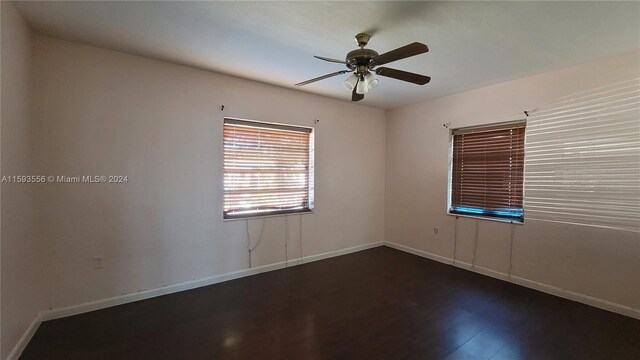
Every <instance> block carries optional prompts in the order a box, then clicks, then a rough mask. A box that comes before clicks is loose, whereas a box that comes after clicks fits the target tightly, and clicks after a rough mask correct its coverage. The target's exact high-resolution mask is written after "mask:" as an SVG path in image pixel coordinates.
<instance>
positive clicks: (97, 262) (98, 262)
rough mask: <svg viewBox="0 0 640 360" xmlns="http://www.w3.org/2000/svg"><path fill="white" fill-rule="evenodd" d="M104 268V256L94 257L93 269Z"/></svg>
mask: <svg viewBox="0 0 640 360" xmlns="http://www.w3.org/2000/svg"><path fill="white" fill-rule="evenodd" d="M103 267H104V257H102V255H98V256H94V257H93V268H94V269H102V268H103Z"/></svg>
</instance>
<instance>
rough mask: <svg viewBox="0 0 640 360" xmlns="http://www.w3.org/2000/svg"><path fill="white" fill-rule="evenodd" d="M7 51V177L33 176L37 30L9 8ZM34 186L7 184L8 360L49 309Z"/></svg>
mask: <svg viewBox="0 0 640 360" xmlns="http://www.w3.org/2000/svg"><path fill="white" fill-rule="evenodd" d="M0 12H1V13H2V15H1V23H2V25H1V31H0V32H1V34H2V39H1V41H2V46H1V49H0V54H1V60H0V61H1V65H0V67H1V75H0V76H1V77H2V89H0V91H1V93H2V96H1V97H2V98H1V99H0V101H1V112H0V117H1V122H2V126H1V130H0V131H1V133H2V144H1V154H2V155H1V159H0V163H1V164H2V165H1V173H2V174H1V175H2V176H11V175H29V174H31V173H32V170H33V166H32V165H33V164H32V162H31V159H32V158H33V145H34V143H33V141H34V139H33V137H32V134H33V122H32V116H31V108H32V106H31V88H32V86H31V65H32V59H33V51H32V39H33V35H32V33H31V30H30V29H29V28H28V27H27V25H26V23H25V22H24V20H23V19H22V17H21V16H20V14H19V13H18V12H17V11H16V9H15V8H14V7H13V5H12V4H11V3H9V2H6V1H2V2H1V5H0ZM33 190H34V186H33V185H19V184H7V183H3V184H2V186H1V190H0V193H1V195H0V196H1V197H2V205H1V210H0V211H1V212H2V226H1V229H2V230H1V231H0V236H1V240H2V241H1V243H2V244H1V246H0V254H1V255H0V258H1V259H0V264H1V275H0V277H1V279H0V282H1V284H2V285H1V290H0V294H1V295H0V304H1V309H0V317H1V321H0V323H1V324H2V325H1V329H0V331H1V333H2V336H1V337H0V347H1V351H0V358H2V359H4V358H6V357H7V356H8V354H9V352H10V351H11V350H12V349H13V347H14V345H15V344H16V343H17V342H18V339H19V338H20V337H21V336H22V334H23V333H24V332H25V330H26V329H27V327H28V326H29V325H30V324H31V322H32V321H33V320H34V318H35V316H36V314H37V313H38V311H40V310H42V309H43V308H44V307H45V303H44V302H43V301H42V298H41V296H40V289H41V287H42V285H43V282H42V281H41V276H40V271H39V269H40V267H39V261H38V256H37V254H38V251H37V244H36V242H35V240H36V239H35V238H34V231H33V229H34V225H35V222H34V207H33V193H34V191H33Z"/></svg>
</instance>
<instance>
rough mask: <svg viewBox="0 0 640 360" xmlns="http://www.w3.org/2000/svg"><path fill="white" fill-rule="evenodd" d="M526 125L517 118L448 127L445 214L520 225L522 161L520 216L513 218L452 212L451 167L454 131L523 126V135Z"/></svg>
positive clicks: (470, 131)
mask: <svg viewBox="0 0 640 360" xmlns="http://www.w3.org/2000/svg"><path fill="white" fill-rule="evenodd" d="M526 125H527V120H526V119H518V120H512V121H504V122H496V123H489V124H481V125H473V126H464V127H459V128H452V129H449V168H448V173H447V176H448V177H447V208H446V214H447V215H450V216H455V217H456V218H458V217H466V218H472V219H479V220H489V221H498V222H504V223H511V224H518V225H522V224H524V220H525V211H524V197H525V194H524V188H525V187H524V183H525V179H524V162H523V169H522V185H521V186H522V208H521V210H522V217H521V218H520V219H514V218H509V217H502V216H495V215H490V214H473V213H457V212H452V211H451V201H452V197H453V167H454V165H455V164H454V158H453V155H454V138H455V135H456V133H459V132H461V131H464V132H465V133H478V132H487V131H494V130H500V129H505V128H510V127H511V128H514V127H523V128H524V129H525V130H524V131H525V135H526ZM525 140H526V136H523V143H522V151H523V161H524V157H525V155H526V143H525Z"/></svg>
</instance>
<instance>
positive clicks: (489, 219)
mask: <svg viewBox="0 0 640 360" xmlns="http://www.w3.org/2000/svg"><path fill="white" fill-rule="evenodd" d="M447 215H449V216H455V217H464V218H470V219H476V220H488V221H497V222H502V223H507V224H514V225H524V221H517V220H510V219H501V218H497V217H491V216H479V215H465V214H455V213H450V212H447Z"/></svg>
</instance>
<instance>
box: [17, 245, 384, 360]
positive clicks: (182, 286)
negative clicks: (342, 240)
mask: <svg viewBox="0 0 640 360" xmlns="http://www.w3.org/2000/svg"><path fill="white" fill-rule="evenodd" d="M382 245H384V243H383V242H382V241H378V242H374V243H369V244H363V245H357V246H352V247H348V248H345V249H340V250H334V251H329V252H325V253H322V254H316V255H310V256H304V257H302V258H296V259H291V260H289V261H287V262H285V261H280V262H277V263H273V264H268V265H263V266H257V267H253V268H249V269H243V270H238V271H233V272H229V273H225V274H220V275H215V276H209V277H206V278H202V279H197V280H192V281H185V282H182V283H178V284H173V285H168V286H163V287H159V288H155V289H150V290H144V291H140V292H136V293H131V294H125V295H120V296H114V297H111V298H107V299H101V300H96V301H91V302H87V303H84V304H79V305H73V306H68V307H64V308H59V309H50V310H45V311H41V312H40V313H39V314H38V315H37V316H36V318H35V319H34V320H33V322H32V323H31V325H30V326H29V328H28V329H27V330H26V331H25V333H24V334H23V335H22V337H21V338H20V340H19V341H18V343H17V344H16V346H15V347H14V348H13V350H12V351H11V353H10V354H9V357H8V358H7V359H8V360H15V359H18V358H19V357H20V354H22V351H23V350H24V349H25V348H26V347H27V344H28V343H29V340H31V337H32V336H33V334H35V332H36V330H37V329H38V326H40V323H42V322H43V321H47V320H53V319H59V318H63V317H67V316H72V315H78V314H82V313H86V312H89V311H94V310H100V309H105V308H108V307H112V306H117V305H122V304H127V303H130V302H134V301H138V300H144V299H150V298H153V297H156V296H161V295H167V294H172V293H176V292H180V291H185V290H191V289H195V288H199V287H203V286H208V285H213V284H217V283H221V282H224V281H228V280H233V279H238V278H241V277H245V276H250V275H255V274H260V273H264V272H267V271H272V270H278V269H283V268H285V267H286V266H296V265H301V264H306V263H310V262H313V261H318V260H323V259H328V258H331V257H336V256H340V255H346V254H350V253H354V252H358V251H362V250H367V249H372V248H375V247H378V246H382Z"/></svg>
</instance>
